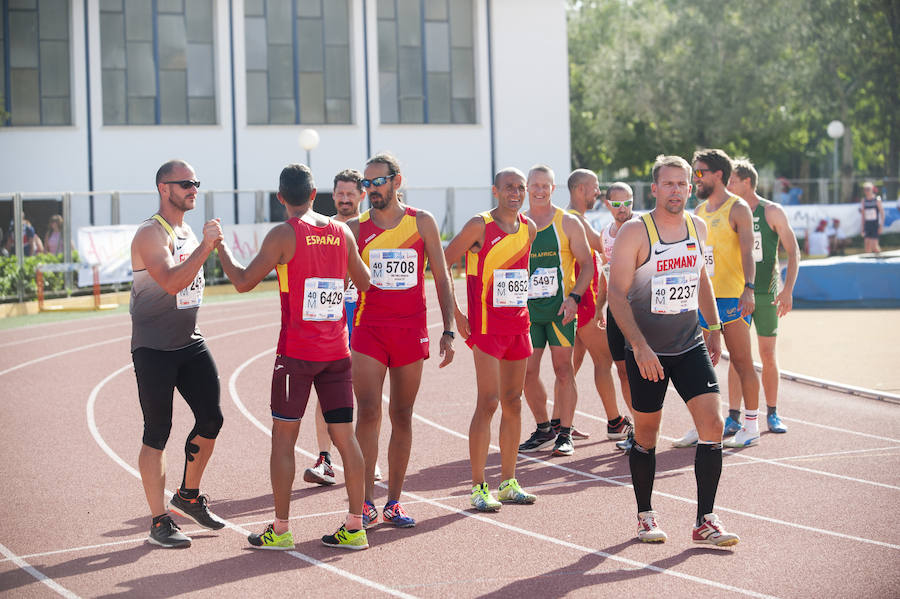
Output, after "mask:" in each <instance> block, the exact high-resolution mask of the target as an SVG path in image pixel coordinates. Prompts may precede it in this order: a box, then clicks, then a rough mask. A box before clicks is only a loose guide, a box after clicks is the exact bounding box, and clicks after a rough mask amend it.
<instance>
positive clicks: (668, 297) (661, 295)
mask: <svg viewBox="0 0 900 599" xmlns="http://www.w3.org/2000/svg"><path fill="white" fill-rule="evenodd" d="M699 279H700V277H699V275H698V274H697V273H695V272H680V273H675V274H668V275H657V276H655V277H653V289H652V291H653V300H652V302H653V305H652V306H650V309H651V311H652V312H653V313H654V314H681V313H682V312H689V311H691V310H696V309H697V282H698V281H699Z"/></svg>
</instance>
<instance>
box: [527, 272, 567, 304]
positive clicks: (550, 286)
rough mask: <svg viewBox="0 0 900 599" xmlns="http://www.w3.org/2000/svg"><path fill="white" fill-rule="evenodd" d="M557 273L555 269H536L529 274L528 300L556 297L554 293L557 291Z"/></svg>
mask: <svg viewBox="0 0 900 599" xmlns="http://www.w3.org/2000/svg"><path fill="white" fill-rule="evenodd" d="M557 272H558V271H557V269H555V268H536V269H535V270H534V272H533V273H531V281H530V282H529V285H528V299H535V298H538V297H553V296H554V295H556V291H557V290H558V289H559V281H558V280H557V276H556V275H557Z"/></svg>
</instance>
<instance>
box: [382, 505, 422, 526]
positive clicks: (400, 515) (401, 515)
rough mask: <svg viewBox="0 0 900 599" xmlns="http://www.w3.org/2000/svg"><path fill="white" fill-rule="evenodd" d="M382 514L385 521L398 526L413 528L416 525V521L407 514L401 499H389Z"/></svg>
mask: <svg viewBox="0 0 900 599" xmlns="http://www.w3.org/2000/svg"><path fill="white" fill-rule="evenodd" d="M381 514H382V516H384V521H385V522H390V523H391V524H393V525H394V526H396V527H397V528H412V527H413V526H415V525H416V521H415V520H413V519H412V518H410V517H409V516H408V515H407V514H406V512H405V511H404V510H403V506H401V505H400V502H399V501H388V502H387V504H386V505H385V506H384V510H383V511H382V512H381Z"/></svg>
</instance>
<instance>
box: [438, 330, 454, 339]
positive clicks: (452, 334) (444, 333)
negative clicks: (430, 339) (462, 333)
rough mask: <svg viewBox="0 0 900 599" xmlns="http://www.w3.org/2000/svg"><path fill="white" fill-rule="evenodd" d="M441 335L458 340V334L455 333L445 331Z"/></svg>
mask: <svg viewBox="0 0 900 599" xmlns="http://www.w3.org/2000/svg"><path fill="white" fill-rule="evenodd" d="M441 335H442V336H443V335H447V336H448V337H450V339H456V333H454V332H453V331H444V332H443V333H441Z"/></svg>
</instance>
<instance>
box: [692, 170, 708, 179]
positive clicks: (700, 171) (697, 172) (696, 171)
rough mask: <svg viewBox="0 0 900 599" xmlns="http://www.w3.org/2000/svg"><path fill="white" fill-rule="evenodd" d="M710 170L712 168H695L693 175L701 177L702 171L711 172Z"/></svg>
mask: <svg viewBox="0 0 900 599" xmlns="http://www.w3.org/2000/svg"><path fill="white" fill-rule="evenodd" d="M711 172H713V170H712V169H711V168H695V169H694V176H695V177H697V178H698V179H702V178H703V174H704V173H711Z"/></svg>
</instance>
